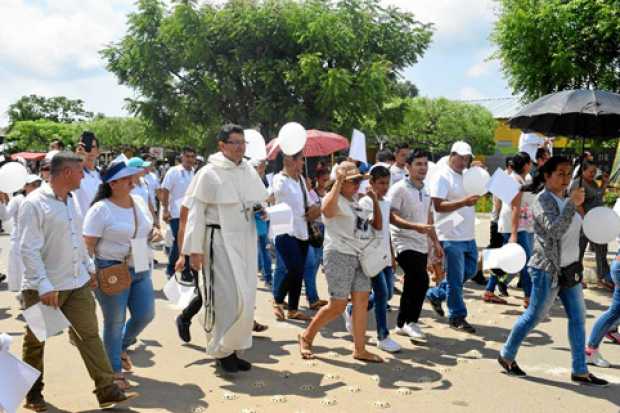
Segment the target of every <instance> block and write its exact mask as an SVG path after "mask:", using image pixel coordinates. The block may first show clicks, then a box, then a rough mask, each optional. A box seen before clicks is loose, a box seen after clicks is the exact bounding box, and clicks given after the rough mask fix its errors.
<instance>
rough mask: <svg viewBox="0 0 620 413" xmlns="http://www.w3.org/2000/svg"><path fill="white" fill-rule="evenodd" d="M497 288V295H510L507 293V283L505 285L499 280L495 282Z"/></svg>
mask: <svg viewBox="0 0 620 413" xmlns="http://www.w3.org/2000/svg"><path fill="white" fill-rule="evenodd" d="M497 289H498V290H499V295H500V296H502V297H510V294H508V285H506V283H503V282H501V281H498V282H497Z"/></svg>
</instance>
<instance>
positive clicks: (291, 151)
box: [278, 122, 308, 155]
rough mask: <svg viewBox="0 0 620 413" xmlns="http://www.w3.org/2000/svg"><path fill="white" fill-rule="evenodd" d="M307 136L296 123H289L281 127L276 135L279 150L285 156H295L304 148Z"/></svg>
mask: <svg viewBox="0 0 620 413" xmlns="http://www.w3.org/2000/svg"><path fill="white" fill-rule="evenodd" d="M307 138H308V135H307V133H306V129H305V128H304V127H303V126H301V125H300V124H299V123H297V122H289V123H287V124H286V125H284V126H282V129H280V132H279V133H278V142H279V144H280V149H282V152H284V154H285V155H295V154H296V153H299V152H301V150H302V149H303V148H304V146H306V139H307Z"/></svg>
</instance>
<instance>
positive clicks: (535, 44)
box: [492, 0, 620, 100]
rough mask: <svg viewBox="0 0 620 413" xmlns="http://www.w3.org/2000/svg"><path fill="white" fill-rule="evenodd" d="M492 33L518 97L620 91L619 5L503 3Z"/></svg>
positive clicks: (563, 0) (538, 0)
mask: <svg viewBox="0 0 620 413" xmlns="http://www.w3.org/2000/svg"><path fill="white" fill-rule="evenodd" d="M499 4H500V15H499V19H498V21H497V24H496V26H495V29H494V31H493V34H492V39H493V41H494V42H495V43H496V44H497V45H498V46H499V51H498V52H497V57H498V58H499V59H500V60H501V62H502V66H503V71H504V73H505V75H506V77H507V78H508V81H509V82H510V85H511V87H512V88H513V90H514V92H515V93H517V94H521V93H522V94H524V97H525V98H526V99H527V100H534V99H536V98H538V97H540V96H542V95H545V94H547V93H552V92H556V91H559V90H563V89H579V88H596V89H602V90H609V91H613V92H620V1H618V0H609V1H600V0H596V1H593V0H499Z"/></svg>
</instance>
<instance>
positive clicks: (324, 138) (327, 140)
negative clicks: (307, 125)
mask: <svg viewBox="0 0 620 413" xmlns="http://www.w3.org/2000/svg"><path fill="white" fill-rule="evenodd" d="M307 136H308V140H306V146H304V156H306V157H308V158H311V157H314V156H328V155H331V154H332V153H334V152H338V151H342V150H344V149H347V148H348V147H349V141H348V140H347V138H345V137H344V136H340V135H338V134H337V133H333V132H325V131H321V130H317V129H309V130H308V131H307ZM279 152H280V146H279V145H278V140H277V139H272V140H271V141H270V142H269V143H268V144H267V159H269V160H274V159H276V156H278V153H279Z"/></svg>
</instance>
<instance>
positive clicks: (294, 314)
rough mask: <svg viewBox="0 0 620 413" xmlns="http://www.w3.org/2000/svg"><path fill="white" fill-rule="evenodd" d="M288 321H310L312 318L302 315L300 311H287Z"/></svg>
mask: <svg viewBox="0 0 620 413" xmlns="http://www.w3.org/2000/svg"><path fill="white" fill-rule="evenodd" d="M286 318H288V319H289V320H301V321H310V320H312V317H310V316H309V315H306V314H304V313H302V312H301V311H289V312H288V315H287V317H286Z"/></svg>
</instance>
